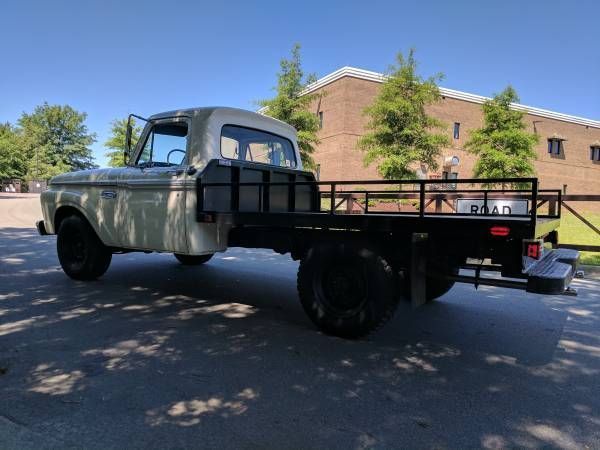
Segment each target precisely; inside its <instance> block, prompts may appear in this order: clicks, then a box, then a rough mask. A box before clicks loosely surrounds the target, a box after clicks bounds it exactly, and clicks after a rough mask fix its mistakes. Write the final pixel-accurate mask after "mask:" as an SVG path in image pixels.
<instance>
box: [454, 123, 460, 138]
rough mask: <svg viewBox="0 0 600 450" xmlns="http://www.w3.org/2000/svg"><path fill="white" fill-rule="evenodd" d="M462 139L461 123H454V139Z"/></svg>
mask: <svg viewBox="0 0 600 450" xmlns="http://www.w3.org/2000/svg"><path fill="white" fill-rule="evenodd" d="M458 138H460V123H459V122H454V139H458Z"/></svg>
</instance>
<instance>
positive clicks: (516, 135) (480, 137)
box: [465, 86, 539, 186]
mask: <svg viewBox="0 0 600 450" xmlns="http://www.w3.org/2000/svg"><path fill="white" fill-rule="evenodd" d="M518 101H519V96H518V95H517V92H516V91H515V90H514V88H513V87H512V86H508V87H507V88H506V89H504V91H502V92H501V93H500V94H497V95H495V96H494V98H493V99H491V100H488V101H486V102H485V103H484V104H483V127H482V128H479V129H476V130H473V131H472V132H471V136H470V138H469V141H468V142H467V143H466V144H465V148H466V150H467V151H469V152H471V153H473V154H475V155H477V157H478V159H477V162H476V163H475V167H474V169H473V174H474V176H475V177H477V178H507V177H508V178H516V177H531V176H534V175H535V169H534V166H533V161H534V160H535V157H536V152H535V145H536V144H537V143H538V140H539V137H538V136H537V135H536V134H534V133H529V132H528V131H527V130H525V123H524V122H523V116H524V115H525V113H523V112H521V111H517V110H514V109H511V107H510V105H511V103H516V102H518ZM516 185H517V186H519V185H520V184H519V183H517V184H516Z"/></svg>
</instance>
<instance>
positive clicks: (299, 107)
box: [258, 44, 319, 170]
mask: <svg viewBox="0 0 600 450" xmlns="http://www.w3.org/2000/svg"><path fill="white" fill-rule="evenodd" d="M280 67H281V68H280V72H279V73H278V74H277V87H276V88H275V91H276V95H275V97H273V98H271V99H268V100H261V101H259V102H258V103H259V105H260V106H262V107H263V108H264V113H265V114H266V115H268V116H270V117H274V118H275V119H279V120H281V121H283V122H286V123H288V124H290V125H291V126H293V127H294V128H295V129H296V130H297V131H298V147H299V148H300V156H301V157H302V164H303V166H304V168H305V169H307V170H312V169H314V168H315V162H314V159H313V157H312V155H313V153H314V151H315V146H316V145H317V144H319V139H318V137H317V131H318V130H319V119H318V117H317V116H316V115H315V114H313V113H312V112H310V111H309V107H310V105H311V103H312V102H313V101H314V100H315V98H316V97H318V95H319V94H305V95H300V93H301V92H302V91H303V90H304V89H305V88H306V86H307V85H308V84H310V83H312V82H314V81H315V77H314V76H313V75H309V76H305V75H304V72H303V70H302V64H301V61H300V45H298V44H296V45H294V47H293V48H292V55H291V59H285V58H284V59H282V60H281V62H280Z"/></svg>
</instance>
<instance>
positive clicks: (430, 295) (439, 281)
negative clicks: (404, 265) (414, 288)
mask: <svg viewBox="0 0 600 450" xmlns="http://www.w3.org/2000/svg"><path fill="white" fill-rule="evenodd" d="M438 270H442V272H441V273H445V274H448V275H458V267H450V266H444V267H443V269H438ZM455 283H456V282H455V281H452V280H446V279H443V278H439V277H432V276H426V277H425V301H426V302H427V303H431V302H432V301H434V300H435V299H436V298H438V297H441V296H442V295H444V294H446V293H447V292H448V291H449V290H450V289H452V287H454V284H455ZM404 291H405V298H406V299H407V300H409V301H410V298H411V296H410V274H409V275H408V277H407V278H406V280H405V286H404Z"/></svg>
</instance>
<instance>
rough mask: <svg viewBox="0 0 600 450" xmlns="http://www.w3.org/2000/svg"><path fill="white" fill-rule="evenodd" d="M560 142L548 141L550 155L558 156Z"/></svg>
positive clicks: (557, 140)
mask: <svg viewBox="0 0 600 450" xmlns="http://www.w3.org/2000/svg"><path fill="white" fill-rule="evenodd" d="M561 144H562V141H561V140H560V139H548V153H550V154H551V155H560V154H561V147H562V145H561Z"/></svg>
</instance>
